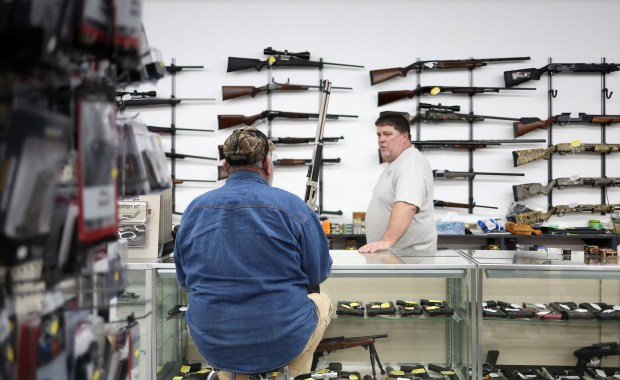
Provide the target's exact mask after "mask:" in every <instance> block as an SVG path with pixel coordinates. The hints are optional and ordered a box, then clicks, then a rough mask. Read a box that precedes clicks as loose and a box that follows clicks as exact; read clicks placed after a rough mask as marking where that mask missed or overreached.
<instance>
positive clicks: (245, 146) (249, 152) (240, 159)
mask: <svg viewBox="0 0 620 380" xmlns="http://www.w3.org/2000/svg"><path fill="white" fill-rule="evenodd" d="M274 149H276V146H275V145H274V144H273V142H271V140H269V139H268V138H267V136H265V134H264V133H263V132H261V131H259V130H258V129H256V128H254V127H247V128H241V129H237V130H236V131H234V132H233V133H232V134H231V135H230V136H228V138H227V139H226V141H224V158H225V159H226V162H228V164H229V165H252V164H255V163H257V162H261V161H263V160H264V159H265V157H266V156H267V154H269V152H270V151H273V150H274Z"/></svg>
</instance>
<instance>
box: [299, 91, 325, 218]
mask: <svg viewBox="0 0 620 380" xmlns="http://www.w3.org/2000/svg"><path fill="white" fill-rule="evenodd" d="M321 87H322V89H321V91H322V92H323V96H322V97H321V107H320V109H319V117H318V119H319V120H318V123H317V126H316V136H315V138H314V148H313V151H312V159H311V160H310V166H308V174H307V175H306V177H307V178H308V180H307V181H306V193H305V195H304V202H305V203H306V204H307V205H308V206H310V208H311V209H313V210H314V211H315V212H316V213H317V214H318V213H320V211H321V210H320V209H319V206H318V205H317V199H316V197H317V193H318V190H319V173H320V171H321V166H323V133H324V131H325V119H326V117H327V107H328V104H329V95H330V94H331V89H332V83H331V82H330V81H328V80H325V81H323V84H322V86H321Z"/></svg>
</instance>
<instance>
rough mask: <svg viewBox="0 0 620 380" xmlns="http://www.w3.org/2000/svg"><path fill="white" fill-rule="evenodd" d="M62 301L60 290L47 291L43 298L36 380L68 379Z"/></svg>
mask: <svg viewBox="0 0 620 380" xmlns="http://www.w3.org/2000/svg"><path fill="white" fill-rule="evenodd" d="M63 301H64V298H63V293H62V292H61V291H60V290H53V291H48V292H46V293H45V295H44V296H43V317H42V318H41V328H40V332H39V340H38V349H37V352H38V368H37V379H54V378H57V379H68V378H69V375H68V372H67V351H66V349H65V346H66V344H65V338H66V337H65V318H64V312H63Z"/></svg>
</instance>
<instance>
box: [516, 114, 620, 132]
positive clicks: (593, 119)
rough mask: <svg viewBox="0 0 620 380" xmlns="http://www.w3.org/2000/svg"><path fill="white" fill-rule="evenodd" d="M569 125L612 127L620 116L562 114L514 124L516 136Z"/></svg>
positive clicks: (524, 120)
mask: <svg viewBox="0 0 620 380" xmlns="http://www.w3.org/2000/svg"><path fill="white" fill-rule="evenodd" d="M568 123H591V124H600V125H611V124H614V123H620V115H588V114H587V113H584V112H579V115H578V116H577V117H571V113H570V112H562V113H561V114H559V115H555V116H551V117H550V118H548V119H546V120H541V119H539V118H537V117H523V118H521V119H519V121H517V122H515V123H513V126H514V128H513V129H514V136H515V137H519V136H523V135H524V134H526V133H529V132H532V131H533V130H535V129H547V128H549V126H551V125H553V124H557V125H560V126H562V125H567V124H568Z"/></svg>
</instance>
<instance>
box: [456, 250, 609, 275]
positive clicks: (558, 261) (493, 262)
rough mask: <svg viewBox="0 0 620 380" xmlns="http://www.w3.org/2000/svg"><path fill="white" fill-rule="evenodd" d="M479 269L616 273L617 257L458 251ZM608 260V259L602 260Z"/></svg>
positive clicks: (576, 252) (581, 254) (531, 252)
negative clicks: (603, 258) (472, 261)
mask: <svg viewBox="0 0 620 380" xmlns="http://www.w3.org/2000/svg"><path fill="white" fill-rule="evenodd" d="M461 252H462V253H463V254H464V255H466V256H467V257H469V258H471V259H472V260H474V261H475V262H476V263H477V264H478V265H479V266H480V267H481V268H483V269H498V270H499V269H506V270H520V271H587V272H615V273H619V274H620V265H619V264H618V263H617V256H612V257H611V259H610V260H602V259H601V257H600V256H598V255H587V254H584V252H582V251H572V252H571V253H570V254H569V255H568V254H566V255H562V254H561V253H558V254H555V253H547V252H536V251H489V250H461ZM605 261H608V262H605Z"/></svg>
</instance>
